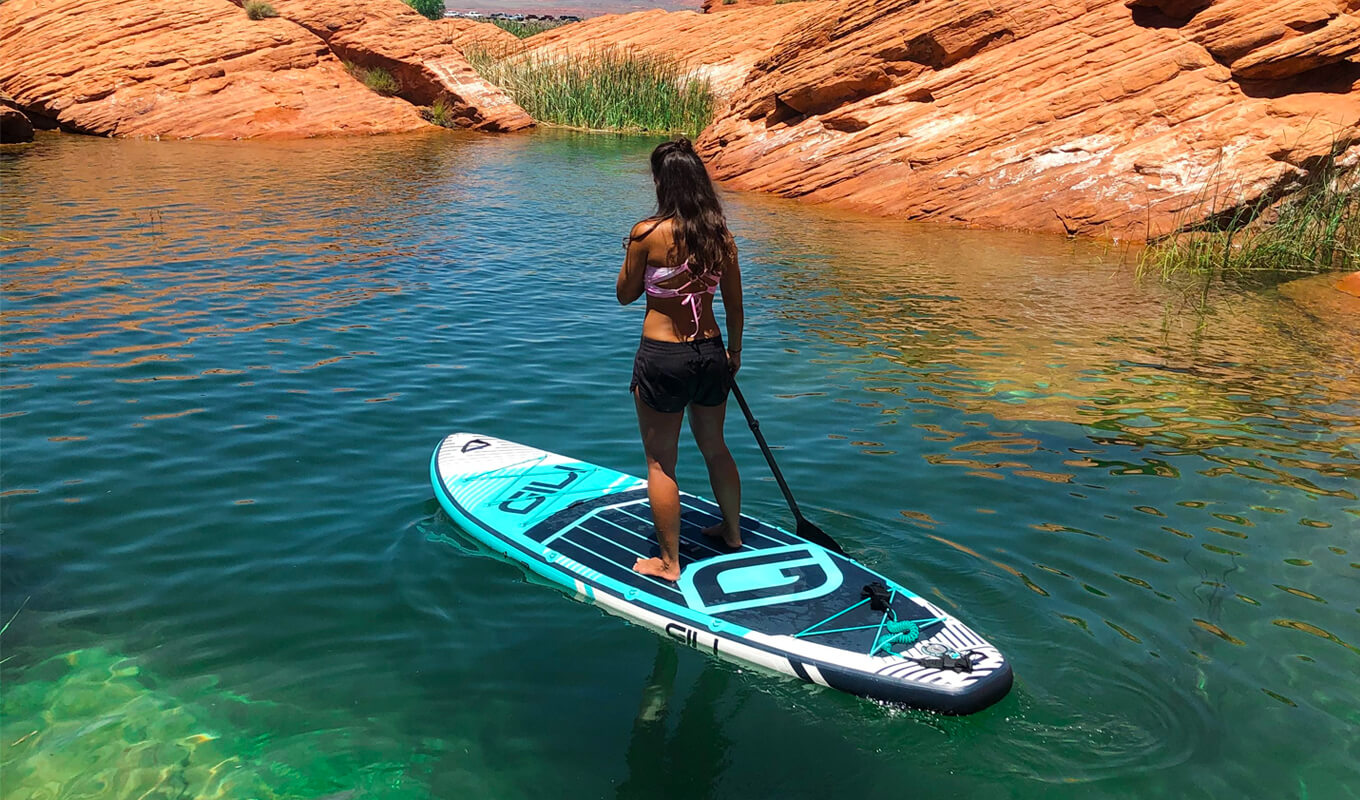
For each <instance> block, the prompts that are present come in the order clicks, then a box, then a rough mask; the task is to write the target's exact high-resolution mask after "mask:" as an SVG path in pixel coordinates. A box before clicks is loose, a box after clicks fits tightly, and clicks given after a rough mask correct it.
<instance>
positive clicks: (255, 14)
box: [245, 0, 279, 19]
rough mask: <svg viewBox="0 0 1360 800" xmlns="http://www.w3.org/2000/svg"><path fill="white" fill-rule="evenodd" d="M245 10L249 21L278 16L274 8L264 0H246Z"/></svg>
mask: <svg viewBox="0 0 1360 800" xmlns="http://www.w3.org/2000/svg"><path fill="white" fill-rule="evenodd" d="M245 8H246V16H247V17H250V18H251V19H267V18H269V17H277V16H278V15H279V12H277V11H275V10H274V7H273V6H271V5H269V4H268V3H266V2H264V0H247V2H246V6H245Z"/></svg>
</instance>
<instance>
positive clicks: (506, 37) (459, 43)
mask: <svg viewBox="0 0 1360 800" xmlns="http://www.w3.org/2000/svg"><path fill="white" fill-rule="evenodd" d="M434 24H435V25H436V26H438V27H439V29H440V30H441V31H442V32H443V33H444V37H445V39H444V40H445V41H446V42H448V43H449V44H452V45H453V46H454V47H457V48H458V49H459V51H462V49H463V48H465V47H480V48H482V49H483V50H486V51H488V52H491V53H496V54H500V53H513V52H515V51H517V50H519V49H520V48H521V47H522V46H523V42H524V40H523V39H521V38H519V37H518V36H516V35H515V34H513V33H511V32H510V31H507V30H506V29H505V28H502V27H500V26H499V25H492V24H491V23H490V22H477V21H476V20H471V19H462V18H460V17H445V18H444V19H439V20H435V21H434Z"/></svg>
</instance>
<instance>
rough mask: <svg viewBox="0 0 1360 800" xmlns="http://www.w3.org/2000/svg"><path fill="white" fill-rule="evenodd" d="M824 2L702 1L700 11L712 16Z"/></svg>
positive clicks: (806, 0) (767, 0)
mask: <svg viewBox="0 0 1360 800" xmlns="http://www.w3.org/2000/svg"><path fill="white" fill-rule="evenodd" d="M820 2H824V0H784V1H783V2H782V3H780V2H779V0H704V3H703V5H702V6H701V9H702V10H703V12H704V13H705V14H712V13H713V12H715V11H735V10H737V9H739V8H750V7H751V6H773V5H788V4H790V3H820Z"/></svg>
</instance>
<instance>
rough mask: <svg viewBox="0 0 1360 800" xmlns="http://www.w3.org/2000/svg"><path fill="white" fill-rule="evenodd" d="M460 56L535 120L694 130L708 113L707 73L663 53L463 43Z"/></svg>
mask: <svg viewBox="0 0 1360 800" xmlns="http://www.w3.org/2000/svg"><path fill="white" fill-rule="evenodd" d="M464 55H465V56H467V59H468V61H469V62H470V63H471V64H472V66H473V67H474V68H475V69H476V70H477V71H478V72H480V73H481V74H482V76H483V77H485V78H486V79H487V80H489V81H491V82H492V83H494V84H496V85H498V86H500V87H501V88H502V89H504V90H505V91H506V92H507V93H508V94H509V95H510V96H511V97H512V98H514V100H515V102H517V103H519V104H520V105H521V106H523V107H524V110H525V111H528V112H529V114H531V115H532V116H533V117H534V119H537V120H539V121H540V122H546V123H549V124H555V125H564V126H567V127H572V128H585V129H590V130H610V131H648V132H656V133H688V134H691V135H697V134H698V132H699V131H701V130H703V129H704V127H705V126H707V125H708V123H709V122H710V121H711V120H712V119H713V106H714V100H713V90H712V87H711V86H710V84H709V81H708V79H706V78H701V77H696V76H695V75H693V74H692V73H691V72H690V71H689V70H688V69H686V67H685V66H684V65H683V64H681V63H680V62H678V61H675V60H673V59H669V58H666V57H664V56H660V55H652V54H648V53H642V52H639V51H636V50H631V49H624V48H618V47H606V48H601V49H597V50H591V51H588V52H577V53H571V52H566V53H562V52H558V53H551V54H541V53H528V54H518V55H516V54H513V53H512V54H505V55H498V54H496V53H493V52H491V51H489V50H485V49H478V48H471V47H469V48H467V49H466V50H465V51H464Z"/></svg>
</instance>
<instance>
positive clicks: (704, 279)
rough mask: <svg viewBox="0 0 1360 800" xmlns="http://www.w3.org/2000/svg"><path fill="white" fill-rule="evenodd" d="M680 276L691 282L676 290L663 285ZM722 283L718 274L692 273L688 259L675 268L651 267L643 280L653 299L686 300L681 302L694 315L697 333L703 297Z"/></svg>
mask: <svg viewBox="0 0 1360 800" xmlns="http://www.w3.org/2000/svg"><path fill="white" fill-rule="evenodd" d="M679 275H688V276H689V280H687V281H685V282H684V283H682V284H680V285H679V286H676V287H675V288H668V287H665V286H662V285H661V284H663V283H666V282H667V281H669V280H671V279H672V278H675V277H676V276H679ZM721 281H722V276H721V275H719V274H718V273H716V272H705V273H702V274H699V275H696V274H694V273H693V272H690V269H689V259H688V258H687V259H685V261H684V263H682V264H677V265H676V266H673V267H653V266H650V265H649V266H648V267H647V271H646V272H645V273H644V274H643V278H642V283H643V286H644V287H645V288H646V290H647V294H649V295H651V296H652V297H681V298H684V299H683V300H681V302H682V303H684V304H685V305H687V306H689V310H690V312H691V313H692V314H694V330H695V331H698V330H699V318H700V317H701V316H702V315H703V296H704V295H706V294H707V295H711V294H713V293H714V292H716V291H717V290H718V284H719V283H720V282H721Z"/></svg>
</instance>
